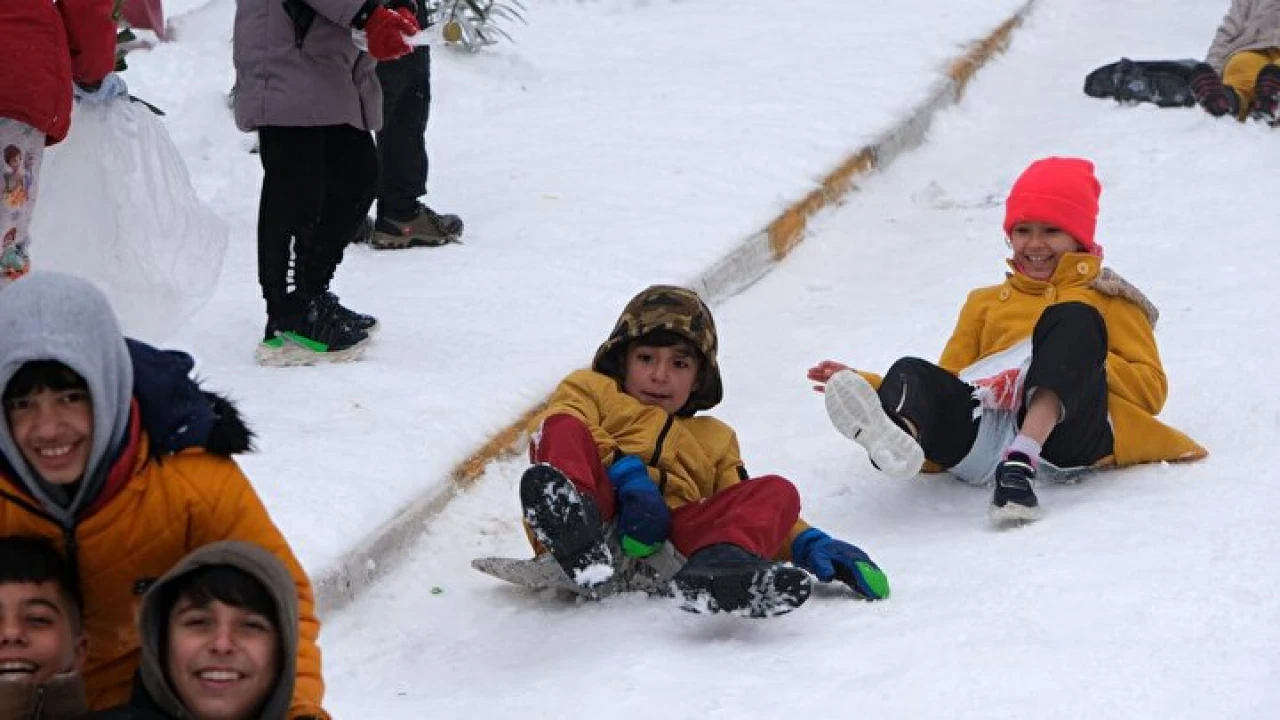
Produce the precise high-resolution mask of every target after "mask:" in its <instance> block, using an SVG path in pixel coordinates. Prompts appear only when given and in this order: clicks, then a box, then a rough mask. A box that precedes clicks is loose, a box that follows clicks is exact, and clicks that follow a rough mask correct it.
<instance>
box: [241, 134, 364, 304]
mask: <svg viewBox="0 0 1280 720" xmlns="http://www.w3.org/2000/svg"><path fill="white" fill-rule="evenodd" d="M258 139H259V143H260V146H261V154H260V156H259V157H260V158H261V160H262V170H263V177H262V197H261V199H260V201H259V205H258V282H259V283H260V284H261V285H262V297H263V298H264V299H266V301H267V314H268V315H269V316H271V317H278V316H281V315H291V314H294V313H296V312H298V311H299V309H300V308H299V307H298V305H299V302H300V301H301V300H304V299H306V298H309V297H311V296H314V295H317V294H319V293H323V292H324V291H326V290H328V289H329V283H330V282H331V281H332V280H333V274H334V272H335V271H336V270H337V268H338V264H339V263H341V262H342V253H343V250H344V249H346V246H347V243H348V242H350V241H351V239H352V238H353V237H355V235H356V231H357V230H358V229H359V228H360V223H361V222H363V220H364V217H365V215H366V214H367V213H368V212H369V206H370V205H372V204H373V194H374V186H375V184H376V182H377V175H378V156H377V152H376V151H375V149H374V146H373V136H372V135H371V134H370V133H368V132H365V131H363V130H358V129H356V128H354V127H352V126H350V125H329V126H323V127H263V128H259V129H258ZM295 258H296V261H295V263H294V264H293V268H292V269H293V277H292V280H293V285H294V289H296V290H297V292H296V293H290V287H289V285H290V282H289V281H290V277H289V271H290V260H291V259H295Z"/></svg>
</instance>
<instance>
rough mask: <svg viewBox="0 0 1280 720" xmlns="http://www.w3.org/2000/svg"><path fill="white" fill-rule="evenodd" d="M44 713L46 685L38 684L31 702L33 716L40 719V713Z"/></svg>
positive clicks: (37, 719)
mask: <svg viewBox="0 0 1280 720" xmlns="http://www.w3.org/2000/svg"><path fill="white" fill-rule="evenodd" d="M43 713H44V686H43V685H37V686H36V692H35V697H34V698H33V699H32V703H31V717H32V718H35V719H36V720H39V718H40V715H41V714H43Z"/></svg>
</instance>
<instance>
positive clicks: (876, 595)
mask: <svg viewBox="0 0 1280 720" xmlns="http://www.w3.org/2000/svg"><path fill="white" fill-rule="evenodd" d="M791 558H792V559H793V560H794V561H795V563H796V564H797V565H799V566H800V567H802V568H804V569H805V570H808V571H809V572H811V573H813V574H814V575H816V576H817V578H818V580H820V581H821V582H824V583H825V582H831V581H832V580H839V581H840V582H842V583H844V584H845V585H848V586H849V587H850V588H852V589H853V592H854V593H855V594H856V595H857V596H858V597H860V598H862V599H864V600H883V599H885V598H887V597H889V579H888V578H887V577H885V574H884V571H883V570H881V569H880V566H878V565H876V564H875V563H874V562H872V560H871V558H869V557H867V554H866V553H865V552H863V551H862V550H861V549H859V548H858V547H857V546H856V545H851V544H849V543H847V542H844V541H843V540H836V539H834V538H832V537H831V536H830V535H828V534H826V533H824V532H822V531H821V530H819V529H818V528H809V529H808V530H805V531H804V532H802V533H800V534H799V535H797V536H796V539H795V540H793V541H792V542H791Z"/></svg>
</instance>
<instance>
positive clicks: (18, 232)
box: [0, 118, 45, 289]
mask: <svg viewBox="0 0 1280 720" xmlns="http://www.w3.org/2000/svg"><path fill="white" fill-rule="evenodd" d="M44 139H45V138H44V133H42V132H40V131H39V130H36V129H35V128H33V127H31V126H30V125H26V124H24V123H20V122H18V121H17V120H10V119H8V118H0V161H3V164H2V165H0V176H3V179H4V188H3V191H2V194H0V289H3V288H4V287H5V286H7V285H8V284H9V283H11V282H13V281H14V280H17V279H18V278H20V277H22V276H23V275H26V274H27V271H28V270H29V269H30V268H31V261H30V259H29V258H28V256H27V248H28V246H29V245H30V243H31V238H30V236H29V234H28V232H29V228H30V227H31V218H32V216H33V215H34V214H35V207H36V179H37V178H38V177H39V175H40V160H41V159H42V158H43V157H44Z"/></svg>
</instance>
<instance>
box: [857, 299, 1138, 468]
mask: <svg viewBox="0 0 1280 720" xmlns="http://www.w3.org/2000/svg"><path fill="white" fill-rule="evenodd" d="M1106 360H1107V326H1106V324H1105V323H1104V322H1103V320H1102V315H1100V314H1099V313H1098V311H1097V310H1096V309H1094V308H1093V307H1092V306H1089V305H1086V304H1084V303H1078V302H1067V303H1059V304H1057V305H1051V306H1050V307H1049V308H1047V309H1046V310H1045V311H1044V312H1043V313H1042V314H1041V315H1040V319H1039V320H1038V321H1037V322H1036V327H1035V330H1034V332H1033V334H1032V336H1031V366H1030V368H1029V369H1028V370H1027V376H1026V378H1025V381H1024V383H1023V387H1026V388H1041V389H1046V390H1052V391H1054V393H1056V394H1057V396H1058V398H1059V400H1060V402H1061V403H1062V408H1063V410H1064V414H1063V417H1062V421H1061V422H1059V423H1058V425H1057V426H1055V427H1054V429H1053V432H1051V433H1050V434H1049V438H1048V439H1047V440H1046V441H1045V443H1044V448H1043V450H1042V452H1041V456H1042V457H1044V458H1045V459H1046V460H1048V461H1049V462H1051V463H1053V464H1055V465H1057V466H1059V467H1082V466H1087V465H1092V464H1094V463H1096V462H1097V461H1099V460H1101V459H1102V458H1104V457H1106V456H1107V455H1110V454H1111V453H1112V451H1113V449H1114V438H1113V436H1112V434H1111V424H1110V423H1109V422H1108V420H1107V371H1106ZM973 390H974V388H973V386H972V385H970V384H968V383H966V382H964V381H962V380H960V379H959V378H957V377H956V376H954V375H952V374H951V373H949V372H947V371H946V370H943V369H942V368H940V367H938V366H937V365H935V364H933V363H931V362H928V361H927V360H921V359H919V358H902V359H900V360H898V361H897V362H895V363H894V364H893V365H892V366H890V368H889V371H888V372H887V373H885V376H884V382H883V383H881V385H880V402H881V404H882V405H883V406H884V409H885V412H887V413H888V414H889V417H891V418H893V419H894V420H895V422H898V423H899V424H903V423H902V421H903V420H905V421H907V422H908V423H910V425H912V426H914V427H915V429H916V437H917V440H919V442H920V446H921V447H922V448H923V449H924V454H925V456H926V457H928V458H929V459H930V460H932V461H934V462H936V463H938V464H939V465H942V466H943V467H953V466H955V465H956V464H957V463H959V462H960V461H961V460H962V459H964V456H965V455H967V454H968V453H969V448H971V447H972V446H973V441H974V439H975V438H976V437H977V434H978V422H979V420H978V419H975V418H974V411H975V409H976V408H977V407H978V401H977V400H975V399H974V397H973ZM1025 416H1026V407H1025V406H1024V407H1023V408H1021V409H1019V411H1018V424H1019V425H1021V424H1022V420H1023V418H1024V417H1025Z"/></svg>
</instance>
